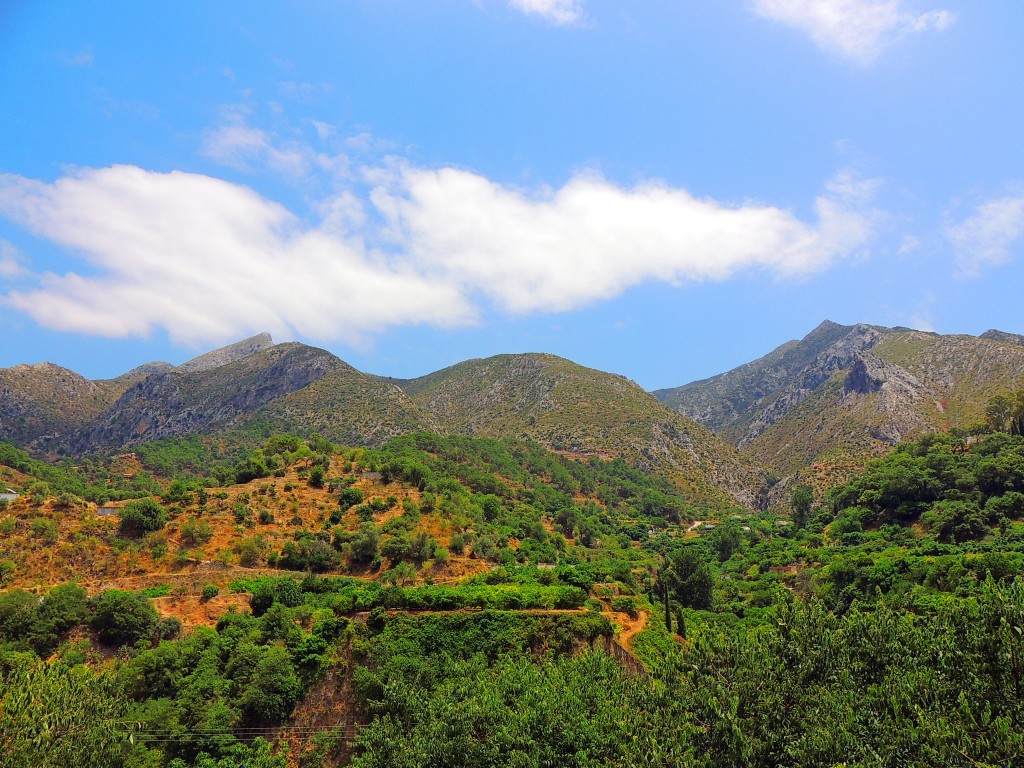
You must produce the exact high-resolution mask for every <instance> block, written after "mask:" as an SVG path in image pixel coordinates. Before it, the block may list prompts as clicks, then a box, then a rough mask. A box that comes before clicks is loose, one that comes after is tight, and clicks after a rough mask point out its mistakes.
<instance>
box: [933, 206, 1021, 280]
mask: <svg viewBox="0 0 1024 768" xmlns="http://www.w3.org/2000/svg"><path fill="white" fill-rule="evenodd" d="M946 234H947V235H948V236H949V238H950V240H952V241H953V244H954V245H955V246H956V249H957V255H958V261H959V264H960V268H961V270H962V271H963V272H964V273H965V274H968V275H977V274H979V273H980V272H981V270H982V269H983V268H984V267H986V266H998V265H999V264H1004V263H1005V262H1007V261H1008V260H1009V259H1010V255H1011V251H1010V249H1011V247H1012V246H1013V245H1014V244H1015V243H1017V242H1018V241H1020V240H1021V239H1022V238H1024V196H1020V197H1014V196H1008V197H1001V198H997V199H995V200H989V201H988V202H986V203H983V204H982V205H979V206H978V207H977V209H975V212H974V213H973V214H972V215H970V216H968V217H967V218H966V219H964V220H963V221H961V222H959V223H958V224H954V225H953V226H950V227H949V228H948V229H947V230H946Z"/></svg>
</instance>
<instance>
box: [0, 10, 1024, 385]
mask: <svg viewBox="0 0 1024 768" xmlns="http://www.w3.org/2000/svg"><path fill="white" fill-rule="evenodd" d="M1022 39H1024V3H1019V2H1007V0H1002V1H1000V2H997V1H996V0H973V2H970V3H967V2H961V1H960V0H688V2H684V3H680V2H678V0H674V1H672V2H667V1H666V2H661V0H607V1H605V0H291V1H290V2H270V0H268V1H267V2H258V3H253V2H242V1H241V0H222V1H220V2H217V3H210V2H195V1H192V0H177V1H176V2H174V3H138V2H131V1H127V0H126V1H124V2H104V1H103V0H97V2H95V3H77V2H75V3H73V2H62V1H60V0H50V1H44V2H39V1H38V0H36V1H34V2H33V1H30V0H6V2H3V3H0V96H2V98H3V104H4V108H3V110H2V111H0V367H7V366H12V365H15V364H18V363H35V362H41V361H44V360H45V361H50V362H54V363H57V364H59V365H63V366H65V367H68V368H71V369H73V370H75V371H77V372H79V373H81V374H83V375H85V376H87V377H89V378H108V377H113V376H117V375H119V374H120V373H123V372H125V371H127V370H128V369H130V368H133V367H135V366H136V365H140V364H142V363H144V362H148V361H151V360H165V361H168V362H171V363H174V364H178V363H181V362H183V361H185V360H187V359H189V358H191V357H194V356H196V355H198V354H200V353H202V352H204V351H206V350H208V349H211V348H214V347H217V346H221V345H223V344H227V343H230V342H232V341H236V340H238V339H241V338H244V337H246V336H250V335H253V334H255V333H259V332H262V331H269V332H270V333H271V334H272V335H273V336H274V339H275V340H276V341H279V342H281V341H301V342H304V343H308V344H313V345H316V346H321V347H324V348H326V349H329V350H331V351H332V352H333V353H335V354H336V355H338V356H339V357H341V358H342V359H344V360H346V361H347V362H349V363H351V364H352V365H354V366H356V367H357V368H359V369H361V370H364V371H368V372H372V373H377V374H381V375H387V376H394V377H399V378H408V377H414V376H419V375H423V374H426V373H428V372H431V371H434V370H437V369H440V368H443V367H445V366H448V365H452V364H454V363H456V362H459V361H461V360H465V359H468V358H472V357H487V356H490V355H494V354H501V353H510V352H551V353H554V354H557V355H561V356H563V357H567V358H569V359H571V360H574V361H575V362H577V363H580V364H582V365H586V366H589V367H593V368H598V369H601V370H606V371H613V372H616V373H621V374H624V375H626V376H628V377H629V378H631V379H634V380H635V381H637V382H638V383H639V384H640V385H641V386H643V387H645V388H648V389H655V388H660V387H671V386H677V385H681V384H684V383H687V382H689V381H693V380H696V379H700V378H704V377H707V376H711V375H714V374H716V373H720V372H722V371H725V370H728V369H730V368H733V367H735V366H737V365H740V364H742V363H744V362H747V361H749V360H751V359H754V358H756V357H758V356H760V355H763V354H765V353H767V352H769V351H770V350H771V349H773V348H774V347H776V346H778V345H779V344H782V343H784V342H786V341H788V340H790V339H794V338H800V337H802V336H804V335H806V334H807V333H809V332H810V331H811V330H812V329H813V328H814V327H815V326H817V325H818V324H819V323H820V322H821V321H823V320H825V319H830V320H833V321H835V322H840V323H848V324H852V323H857V322H865V323H872V324H879V325H889V326H895V325H899V326H910V327H914V328H919V329H922V330H928V331H936V332H940V333H972V334H978V333H982V332H984V331H985V330H987V329H989V328H998V329H1001V330H1005V331H1011V332H1018V333H1020V332H1024V311H1022V307H1024V304H1022V302H1021V300H1020V295H1021V289H1022V287H1024V147H1022V143H1021V137H1022V136H1024V48H1022V46H1021V40H1022Z"/></svg>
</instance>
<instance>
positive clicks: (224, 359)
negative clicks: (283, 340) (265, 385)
mask: <svg viewBox="0 0 1024 768" xmlns="http://www.w3.org/2000/svg"><path fill="white" fill-rule="evenodd" d="M272 346H274V340H273V339H272V338H271V337H270V334H269V333H261V334H258V335H256V336H252V337H250V338H248V339H243V340H242V341H237V342H235V343H234V344H229V345H228V346H226V347H221V348H220V349H215V350H213V351H212V352H207V353H206V354H205V355H200V356H199V357H194V358H192V359H191V360H189V361H188V362H186V363H182V364H181V365H179V366H178V370H179V371H184V372H185V373H201V372H202V371H209V370H212V369H214V368H220V367H221V366H222V365H227V364H228V363H233V362H235V361H236V360H241V359H242V358H243V357H248V356H249V355H253V354H255V353H257V352H261V351H263V350H264V349H270V348H271V347H272Z"/></svg>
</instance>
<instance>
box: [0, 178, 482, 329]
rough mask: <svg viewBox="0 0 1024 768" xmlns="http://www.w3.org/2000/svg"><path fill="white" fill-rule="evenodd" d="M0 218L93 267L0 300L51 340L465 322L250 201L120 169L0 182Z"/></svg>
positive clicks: (374, 265) (394, 268)
mask: <svg viewBox="0 0 1024 768" xmlns="http://www.w3.org/2000/svg"><path fill="white" fill-rule="evenodd" d="M0 211H3V212H4V213H6V214H7V215H9V216H11V217H12V218H14V219H17V220H19V221H21V222H22V223H24V224H25V225H26V226H28V227H29V228H30V229H31V230H32V231H34V232H35V233H37V234H38V235H40V236H43V237H46V238H48V239H50V240H53V241H55V242H58V243H60V244H62V245H65V246H67V247H69V248H71V249H74V250H75V251H77V252H79V253H80V254H81V255H82V256H83V257H84V258H85V260H86V261H88V262H89V263H90V264H91V265H92V267H93V268H94V270H95V274H93V275H89V276H83V275H79V274H76V273H74V272H69V273H67V274H64V275H55V274H47V275H43V276H42V277H41V280H40V285H39V287H38V288H36V289H34V290H29V291H18V292H14V293H11V294H9V295H8V296H7V302H8V303H9V304H10V305H11V306H14V307H16V308H18V309H20V310H22V311H24V312H26V313H27V314H29V315H31V316H32V317H33V318H35V319H36V320H37V321H38V322H39V323H41V324H42V325H45V326H47V327H50V328H56V329H59V330H72V331H79V332H83V333H91V334H100V335H108V336H126V335H143V334H147V333H149V332H150V330H151V329H153V328H154V327H164V328H166V329H167V330H168V332H169V333H170V334H171V335H172V337H174V338H175V339H177V340H179V341H184V342H191V343H198V342H204V341H219V340H224V339H230V338H233V337H235V336H237V335H239V333H244V332H248V331H251V330H254V329H257V328H266V329H268V330H271V331H273V332H274V333H276V334H278V335H281V336H283V337H286V338H287V337H292V336H294V335H300V336H305V337H309V338H315V339H343V340H347V341H350V342H355V341H359V340H360V339H362V338H364V337H365V336H366V335H367V334H369V333H371V332H375V331H379V330H380V329H382V328H386V327H388V326H390V325H397V324H406V323H416V322H431V323H435V324H438V325H454V324H461V323H466V322H469V321H471V320H472V319H473V317H474V310H473V309H472V307H471V306H470V305H469V304H468V303H467V302H466V301H465V299H464V298H463V297H462V296H461V294H460V293H459V292H458V290H457V288H456V287H455V286H453V285H451V284H449V283H446V282H444V281H443V280H441V279H438V278H431V277H429V276H425V275H423V274H421V273H417V272H415V271H413V270H412V269H410V268H409V267H408V266H406V265H403V264H395V263H391V262H389V261H388V259H386V258H384V257H383V256H382V255H381V254H379V253H375V252H373V251H370V250H367V249H366V248H365V247H363V246H362V244H361V243H360V241H359V240H358V239H354V238H352V239H340V238H338V237H334V236H332V235H330V234H329V233H328V232H326V231H323V230H321V229H318V228H316V227H309V226H305V225H304V224H302V222H300V221H299V219H298V218H297V217H296V216H294V215H293V214H292V213H290V212H289V211H287V210H286V209H284V208H283V207H281V206H280V205H277V204H275V203H272V202H269V201H267V200H265V199H263V198H262V197H260V196H259V195H257V194H256V193H255V192H253V191H252V190H250V189H248V188H246V187H241V186H237V185H234V184H229V183H227V182H224V181H220V180H218V179H213V178H210V177H208V176H200V175H196V174H189V173H177V172H176V173H153V172H149V171H145V170H143V169H141V168H136V167H131V166H115V167H112V168H105V169H101V170H86V171H83V172H81V173H78V174H76V175H74V176H68V177H65V178H62V179H60V180H58V181H57V182H56V183H54V184H44V183H40V182H37V181H31V180H28V179H24V178H20V177H17V176H9V175H8V176H0Z"/></svg>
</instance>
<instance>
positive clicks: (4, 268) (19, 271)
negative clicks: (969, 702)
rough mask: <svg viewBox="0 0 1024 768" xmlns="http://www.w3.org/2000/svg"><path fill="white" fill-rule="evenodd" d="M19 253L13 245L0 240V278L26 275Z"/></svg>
mask: <svg viewBox="0 0 1024 768" xmlns="http://www.w3.org/2000/svg"><path fill="white" fill-rule="evenodd" d="M23 261H24V260H23V258H22V255H21V252H20V251H19V250H18V249H17V248H16V247H15V246H14V244H13V243H10V242H8V241H7V240H4V239H3V238H0V277H5V278H12V277H21V276H23V275H25V274H27V270H26V269H25V266H24V264H23V263H22V262H23Z"/></svg>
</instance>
